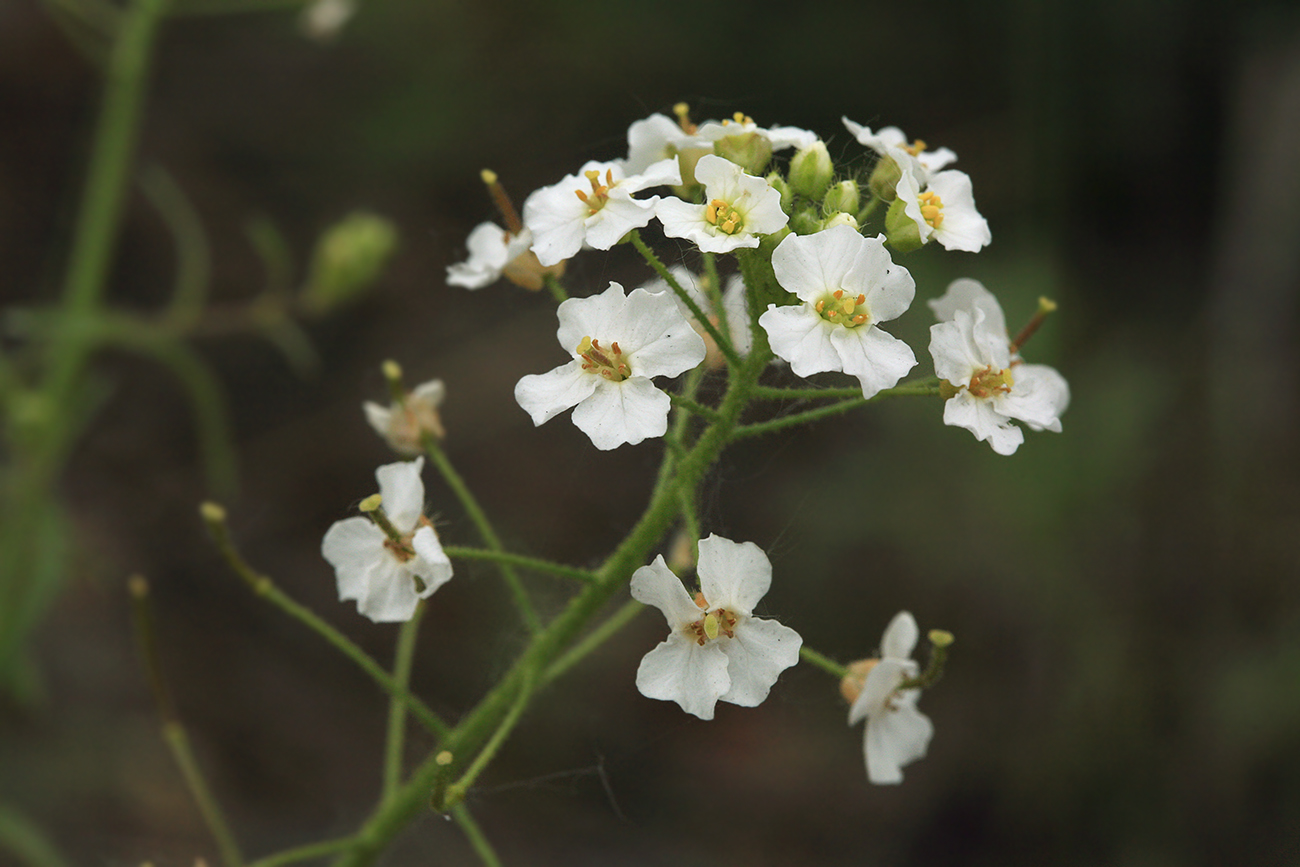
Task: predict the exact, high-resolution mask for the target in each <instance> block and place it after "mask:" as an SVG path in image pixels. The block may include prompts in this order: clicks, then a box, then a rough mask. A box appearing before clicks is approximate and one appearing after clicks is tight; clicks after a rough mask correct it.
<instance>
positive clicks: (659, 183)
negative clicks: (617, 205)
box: [619, 156, 682, 198]
mask: <svg viewBox="0 0 1300 867" xmlns="http://www.w3.org/2000/svg"><path fill="white" fill-rule="evenodd" d="M681 182H682V169H681V165H680V164H679V163H678V161H677V157H676V156H669V157H665V158H664V159H661V160H659V161H658V162H655V163H651V164H650V165H648V166H646V167H645V169H644V170H643V171H640V172H637V173H636V174H634V175H629V176H628V178H627V179H626V180H624V181H623V182H622V183H620V184H619V188H620V189H626V190H627V191H628V192H632V193H635V192H640V191H641V190H644V189H647V188H648V187H667V186H677V185H678V184H680V183H681ZM655 198H658V197H657V196H656V197H655Z"/></svg>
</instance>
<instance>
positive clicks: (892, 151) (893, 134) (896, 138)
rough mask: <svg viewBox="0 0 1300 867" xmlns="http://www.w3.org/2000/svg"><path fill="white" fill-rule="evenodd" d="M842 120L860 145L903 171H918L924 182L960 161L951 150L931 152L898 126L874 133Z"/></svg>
mask: <svg viewBox="0 0 1300 867" xmlns="http://www.w3.org/2000/svg"><path fill="white" fill-rule="evenodd" d="M840 120H842V121H843V122H844V126H845V127H846V128H847V129H848V131H849V132H851V133H853V137H854V138H856V139H857V140H858V143H859V144H863V145H866V146H867V147H869V148H871V149H872V150H873V151H875V152H876V153H877V154H879V155H880V157H881V158H882V159H884V158H886V157H887V158H889V159H892V160H894V162H895V163H897V164H898V167H899V168H900V169H901V168H903V167H904V166H912V167H914V168H919V169H920V170H921V171H920V172H919V175H920V177H921V179H922V183H924V182H925V181H926V180H928V179H929V177H930V175H932V174H933V173H934V172H937V171H939V170H940V169H942V168H943V167H944V166H946V165H948V163H951V162H955V161H956V160H957V155H956V154H955V153H953V152H952V151H951V150H949V149H948V148H939V149H938V150H930V149H929V146H928V145H927V144H926V143H925V142H924V141H922V140H921V139H917V140H915V141H910V140H909V139H908V138H907V136H906V135H904V134H903V131H902V130H901V129H899V128H898V127H896V126H887V127H885V128H884V129H882V130H879V131H878V132H874V133H873V132H872V131H871V127H869V126H863V125H862V124H860V123H854V122H853V121H851V120H849V119H848V118H847V117H842V118H840Z"/></svg>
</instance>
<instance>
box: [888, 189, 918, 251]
mask: <svg viewBox="0 0 1300 867" xmlns="http://www.w3.org/2000/svg"><path fill="white" fill-rule="evenodd" d="M904 207H905V205H904V202H903V200H902V199H894V203H893V204H892V205H890V206H889V211H888V213H886V214H885V234H886V235H887V236H888V238H889V246H890V247H892V248H893V249H895V250H897V251H898V252H900V253H910V252H912V251H913V250H919V249H920V248H921V246H922V244H924V243H925V242H924V241H922V240H921V229H920V228H919V227H918V226H917V225H916V221H915V220H913V219H912V218H911V217H909V216H908V215H907V213H906V212H905V211H904V210H903V208H904Z"/></svg>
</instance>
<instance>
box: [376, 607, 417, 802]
mask: <svg viewBox="0 0 1300 867" xmlns="http://www.w3.org/2000/svg"><path fill="white" fill-rule="evenodd" d="M425 608H426V606H425V604H424V600H423V599H421V600H420V603H419V604H418V605H417V606H415V613H414V614H413V615H411V619H410V620H408V621H406V622H405V623H403V624H402V629H401V631H400V632H398V633H397V651H396V653H395V654H394V656H395V657H396V658H395V659H394V661H393V684H394V685H395V686H396V687H397V688H398V689H400V690H402V691H403V692H406V691H407V689H408V688H409V685H410V683H411V664H412V661H413V660H414V658H415V641H416V638H417V637H418V636H419V634H420V621H421V620H422V619H423V618H424V611H425ZM405 744H406V701H405V700H404V699H403V698H402V697H401V696H400V695H399V694H398V693H396V692H394V693H393V695H392V696H391V697H390V698H389V700H388V738H387V740H386V742H385V744H384V789H383V791H384V800H387V799H389V798H391V797H392V796H393V794H394V793H395V792H396V791H397V788H398V787H399V786H400V785H401V784H402V755H403V747H404V746H405Z"/></svg>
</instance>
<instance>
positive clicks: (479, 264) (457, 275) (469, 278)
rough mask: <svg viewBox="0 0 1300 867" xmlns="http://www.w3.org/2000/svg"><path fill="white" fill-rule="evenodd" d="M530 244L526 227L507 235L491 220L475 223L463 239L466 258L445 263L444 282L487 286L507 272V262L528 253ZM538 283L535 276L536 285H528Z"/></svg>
mask: <svg viewBox="0 0 1300 867" xmlns="http://www.w3.org/2000/svg"><path fill="white" fill-rule="evenodd" d="M532 245H533V235H532V233H531V232H529V231H528V230H527V229H524V230H523V231H522V232H520V233H519V234H518V235H511V234H510V233H509V232H507V231H506V230H505V229H503V228H501V227H500V226H498V225H496V224H495V223H479V224H478V225H477V226H475V227H474V231H472V232H470V233H469V238H468V239H466V241H465V246H466V247H468V248H469V259H467V260H466V261H464V262H457V263H456V264H454V265H448V266H447V282H448V283H450V284H451V285H452V286H463V287H465V288H466V289H482V288H483V287H484V286H490V285H491V284H493V283H495V282H496V281H498V280H500V279H501V277H502V275H503V274H504V275H506V276H511V275H510V273H509V272H510V269H511V266H512V265H513V264H514V263H515V262H516V260H518V259H519V257H521V256H532V253H531V252H530V251H529V249H528V248H529V247H531V246H532ZM511 279H512V280H513V279H514V278H513V277H511ZM515 282H517V281H515ZM540 287H541V281H540V278H539V280H538V282H537V286H535V287H531V288H540Z"/></svg>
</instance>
